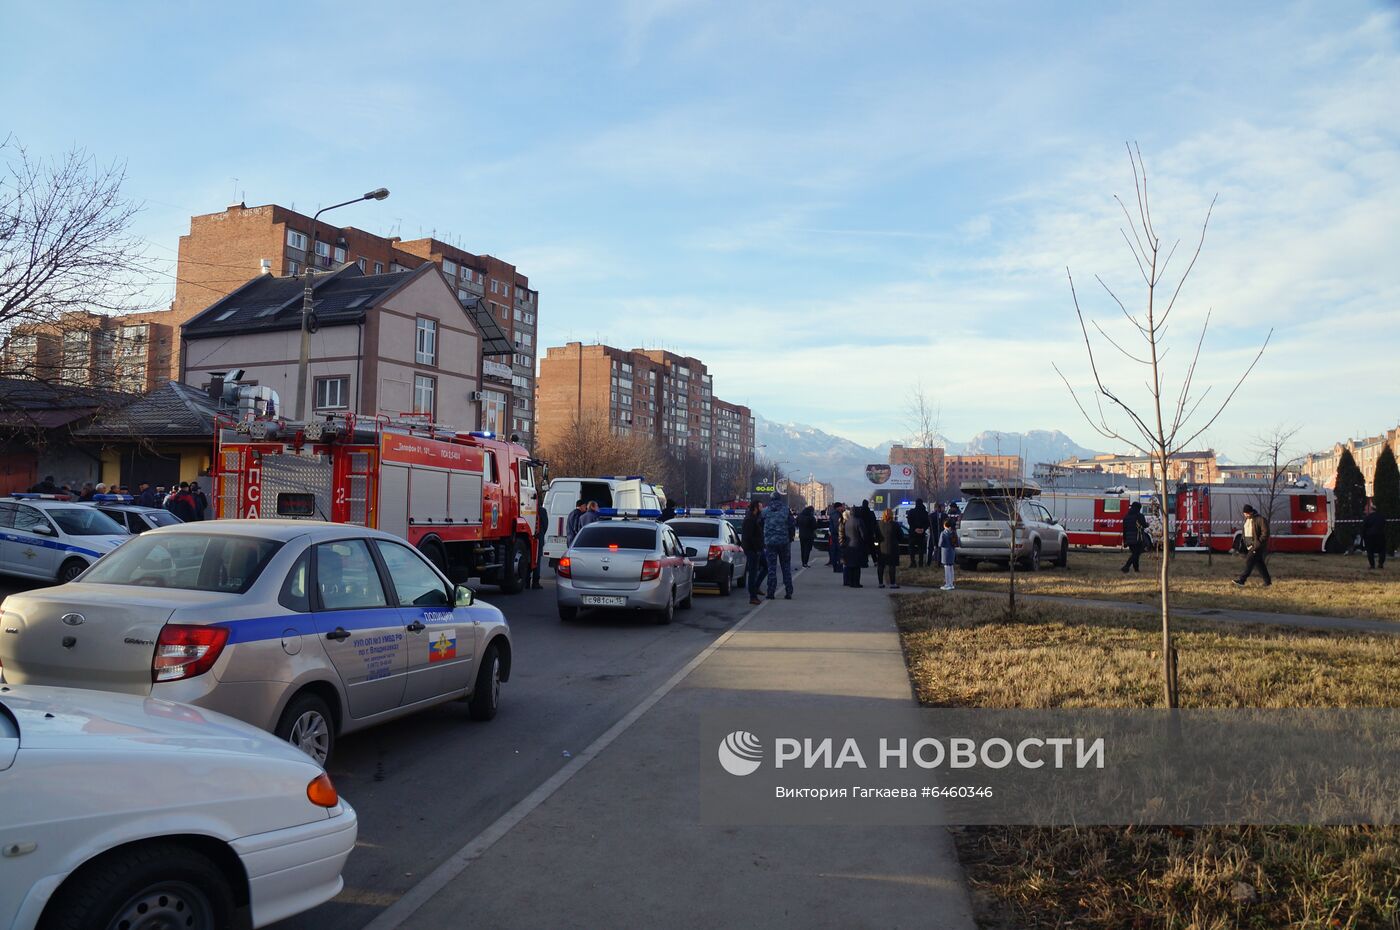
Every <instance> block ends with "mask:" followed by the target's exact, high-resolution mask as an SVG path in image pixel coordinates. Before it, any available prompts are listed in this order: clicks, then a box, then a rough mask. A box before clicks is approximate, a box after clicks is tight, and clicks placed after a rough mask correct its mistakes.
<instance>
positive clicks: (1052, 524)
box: [1045, 517, 1055, 526]
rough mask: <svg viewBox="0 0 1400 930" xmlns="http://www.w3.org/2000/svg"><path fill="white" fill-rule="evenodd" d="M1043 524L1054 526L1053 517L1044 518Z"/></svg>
mask: <svg viewBox="0 0 1400 930" xmlns="http://www.w3.org/2000/svg"><path fill="white" fill-rule="evenodd" d="M1045 522H1046V523H1048V524H1050V525H1051V526H1054V525H1055V518H1054V517H1046V518H1045Z"/></svg>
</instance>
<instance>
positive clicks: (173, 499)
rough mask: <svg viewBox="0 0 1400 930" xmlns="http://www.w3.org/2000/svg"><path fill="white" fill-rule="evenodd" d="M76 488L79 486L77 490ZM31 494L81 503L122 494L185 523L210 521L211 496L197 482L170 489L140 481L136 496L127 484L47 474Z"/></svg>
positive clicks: (134, 501)
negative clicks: (56, 478) (56, 477)
mask: <svg viewBox="0 0 1400 930" xmlns="http://www.w3.org/2000/svg"><path fill="white" fill-rule="evenodd" d="M74 485H77V487H74ZM29 491H30V493H31V494H66V495H68V496H69V497H72V498H74V499H76V500H80V501H93V500H96V499H97V496H98V495H99V494H120V495H125V496H127V497H130V498H131V499H132V501H133V503H136V504H139V505H140V506H142V507H160V508H162V509H164V510H168V511H170V512H171V513H173V514H174V515H175V516H177V517H179V518H180V519H181V520H183V521H184V522H186V523H189V522H191V521H192V520H205V519H208V518H209V497H208V496H207V495H206V494H205V493H204V491H203V489H201V488H200V486H199V482H197V481H181V482H180V483H179V484H177V485H171V486H170V487H169V488H167V487H166V486H165V485H155V486H152V485H151V483H150V482H149V481H141V482H139V483H138V484H137V486H136V493H134V494H133V493H132V491H131V488H130V487H128V486H127V485H124V484H114V485H110V486H109V485H107V484H106V483H105V482H102V481H96V482H94V481H84V482H83V483H82V484H80V485H79V484H78V482H76V481H65V482H63V483H62V484H60V483H58V482H56V481H54V479H53V475H45V476H44V480H43V481H40V482H39V483H38V484H36V485H34V486H33V487H31V488H30V489H29Z"/></svg>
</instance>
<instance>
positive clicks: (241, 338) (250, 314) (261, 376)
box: [181, 264, 499, 430]
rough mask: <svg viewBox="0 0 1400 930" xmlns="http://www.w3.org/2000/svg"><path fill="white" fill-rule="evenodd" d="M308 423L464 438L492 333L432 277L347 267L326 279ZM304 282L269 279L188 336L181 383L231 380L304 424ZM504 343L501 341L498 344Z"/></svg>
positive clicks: (480, 404)
mask: <svg viewBox="0 0 1400 930" xmlns="http://www.w3.org/2000/svg"><path fill="white" fill-rule="evenodd" d="M312 281H313V285H314V288H315V290H314V291H313V295H312V296H313V299H314V301H315V303H314V307H315V313H316V319H317V327H316V332H315V333H313V334H312V336H311V345H312V350H313V351H312V355H311V362H310V365H309V367H308V372H309V376H308V379H307V414H308V416H316V415H320V414H333V413H340V412H354V413H355V414H357V415H360V416H362V417H372V416H376V415H386V416H390V417H396V418H397V417H400V416H413V415H419V416H425V417H428V418H429V419H431V420H433V421H435V422H437V423H441V424H443V425H444V426H448V427H452V428H456V429H459V430H470V429H477V428H479V427H480V425H481V423H482V419H483V414H484V413H485V410H484V407H485V403H486V401H485V393H486V392H485V390H484V389H483V388H482V384H483V379H482V375H481V372H480V370H479V364H480V362H479V361H478V362H467V363H466V364H464V362H463V360H480V359H481V358H482V353H481V342H482V338H483V336H482V331H481V329H480V328H479V327H478V325H477V318H476V316H475V315H474V314H473V313H472V311H470V310H469V309H468V308H466V307H464V306H463V305H462V303H461V301H460V300H458V298H457V295H456V294H455V292H454V290H453V289H452V288H451V287H449V286H448V284H447V282H446V281H445V280H444V277H443V275H441V274H439V273H438V270H437V268H436V267H434V266H432V265H426V264H425V265H420V266H419V267H418V268H417V269H416V270H414V271H394V272H385V273H383V274H377V275H376V274H370V275H365V274H362V273H361V272H360V269H359V268H358V266H356V265H354V264H347V265H343V266H341V267H340V268H339V269H338V270H336V271H333V272H330V273H328V274H321V275H315V276H314V277H313V279H312ZM301 308H302V280H301V279H300V278H294V277H278V276H274V275H270V274H269V275H261V276H259V277H257V278H254V279H253V280H252V281H249V282H248V283H246V284H245V285H244V286H243V287H241V288H239V289H238V290H236V291H234V292H233V293H232V294H230V295H228V296H227V297H225V298H223V299H222V300H219V301H216V302H215V303H214V304H213V305H212V306H210V307H208V308H206V309H205V310H203V311H202V312H200V313H199V314H197V315H196V316H195V317H194V318H193V319H191V320H190V321H189V322H187V323H186V324H185V325H184V326H183V327H182V339H183V342H184V345H185V352H184V361H183V371H182V373H181V380H182V381H183V382H184V383H185V384H188V385H190V386H193V387H196V388H201V387H204V386H206V385H208V384H209V383H210V382H212V381H213V380H214V379H215V377H216V376H218V375H220V374H221V373H225V372H228V371H229V370H231V369H242V370H243V375H242V376H241V377H240V379H239V380H240V382H241V383H245V384H256V385H257V386H259V387H268V388H271V389H272V390H274V391H276V392H277V395H278V401H279V403H280V405H281V412H282V413H283V415H287V416H293V417H294V416H296V414H297V411H296V410H295V409H294V408H295V405H296V391H297V380H298V368H299V357H300V342H301V312H302V310H301ZM498 338H499V337H498Z"/></svg>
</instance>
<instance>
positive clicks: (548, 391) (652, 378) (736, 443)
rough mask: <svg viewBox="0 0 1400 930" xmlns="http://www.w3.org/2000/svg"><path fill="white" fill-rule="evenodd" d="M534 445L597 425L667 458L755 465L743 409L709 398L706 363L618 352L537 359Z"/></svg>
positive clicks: (596, 348)
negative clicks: (640, 438)
mask: <svg viewBox="0 0 1400 930" xmlns="http://www.w3.org/2000/svg"><path fill="white" fill-rule="evenodd" d="M538 396H539V409H538V410H537V411H536V413H537V414H538V417H539V424H540V426H539V434H538V439H539V444H540V446H541V447H543V448H547V447H548V446H549V444H550V442H551V441H552V440H555V439H557V438H558V437H559V436H561V435H562V434H563V432H564V430H566V429H568V427H569V425H570V424H572V423H576V422H579V421H580V420H586V419H589V418H598V419H600V420H603V421H605V422H606V423H607V424H608V427H609V429H611V430H613V431H614V432H615V433H618V434H619V435H645V436H648V437H650V438H652V439H654V440H655V441H656V442H657V443H659V444H660V445H661V446H662V447H663V448H665V449H666V450H667V451H668V452H672V453H683V452H687V451H689V452H695V453H698V454H701V455H709V454H710V452H711V450H713V453H714V456H715V459H716V460H717V461H718V460H732V461H734V462H737V463H740V464H741V465H743V466H745V467H748V466H751V465H752V463H753V451H754V420H753V413H752V411H750V410H749V408H748V407H744V406H742V405H739V404H731V403H728V402H726V401H723V400H720V399H719V398H717V397H715V396H714V390H713V380H712V377H711V375H710V374H709V372H708V371H707V370H706V369H705V364H704V362H701V361H700V360H699V359H697V358H691V357H689V356H682V355H676V354H675V353H673V352H666V351H664V350H661V349H631V350H627V349H617V348H614V347H612V346H606V345H584V344H583V343H580V342H571V343H569V344H568V345H564V346H552V347H550V348H549V349H548V351H547V352H546V354H545V355H544V357H542V358H541V359H540V375H539V391H538Z"/></svg>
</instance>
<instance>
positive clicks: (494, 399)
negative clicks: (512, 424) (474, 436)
mask: <svg viewBox="0 0 1400 930" xmlns="http://www.w3.org/2000/svg"><path fill="white" fill-rule="evenodd" d="M481 428H482V429H484V430H489V431H491V432H493V433H504V432H505V431H506V395H505V394H503V393H502V392H500V391H482V392H481Z"/></svg>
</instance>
